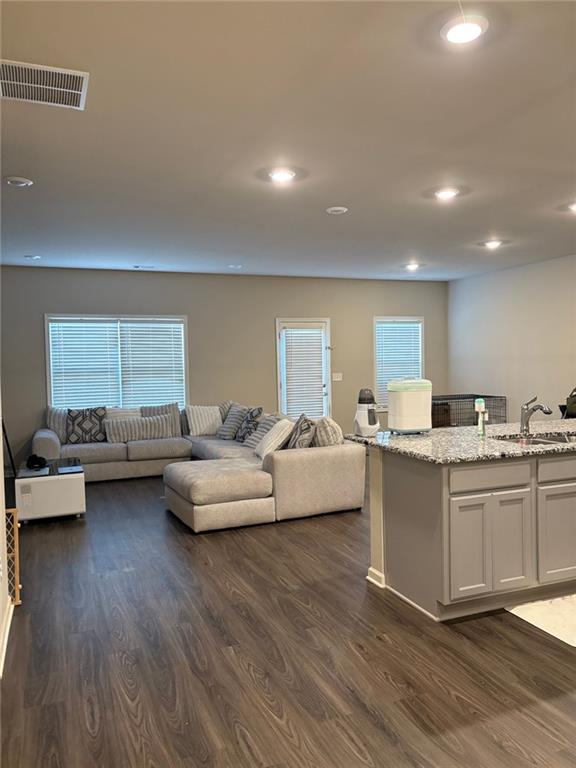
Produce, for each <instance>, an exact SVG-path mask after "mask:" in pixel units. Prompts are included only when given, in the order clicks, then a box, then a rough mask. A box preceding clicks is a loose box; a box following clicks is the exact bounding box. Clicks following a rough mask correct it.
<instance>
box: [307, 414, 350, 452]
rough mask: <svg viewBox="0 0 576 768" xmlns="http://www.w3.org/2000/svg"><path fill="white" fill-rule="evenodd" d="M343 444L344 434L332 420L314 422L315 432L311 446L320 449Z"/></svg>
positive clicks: (324, 419)
mask: <svg viewBox="0 0 576 768" xmlns="http://www.w3.org/2000/svg"><path fill="white" fill-rule="evenodd" d="M343 442H344V433H343V432H342V429H341V427H340V425H339V424H337V423H336V422H335V421H334V419H329V418H328V417H325V418H323V419H318V420H317V421H316V432H315V433H314V441H313V442H312V445H314V446H316V447H317V448H321V447H325V446H327V445H340V444H341V443H343Z"/></svg>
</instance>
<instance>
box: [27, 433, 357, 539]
mask: <svg viewBox="0 0 576 768" xmlns="http://www.w3.org/2000/svg"><path fill="white" fill-rule="evenodd" d="M33 451H34V453H36V454H38V455H40V456H44V457H45V458H47V459H56V458H60V457H72V456H76V457H78V458H80V459H81V461H82V463H83V465H84V472H85V477H86V481H87V482H94V481H100V480H118V479H124V478H134V477H144V476H149V475H160V474H162V473H163V475H164V488H165V498H166V505H167V507H168V509H169V510H171V511H172V512H173V513H174V514H175V515H176V516H177V517H179V518H180V519H181V520H182V521H183V522H184V523H185V524H186V525H188V526H189V527H190V528H192V529H193V530H194V531H196V532H202V531H208V530H214V529H219V528H230V527H238V526H244V525H255V524H258V523H268V522H275V521H277V520H286V519H289V518H297V517H307V516H310V515H318V514H324V513H328V512H340V511H344V510H348V509H358V508H360V507H361V506H362V504H363V501H364V482H365V448H364V447H363V446H361V445H357V444H355V443H351V442H344V443H342V444H340V445H332V446H326V447H310V448H296V449H291V450H276V451H273V452H272V453H269V454H267V455H266V456H265V457H264V459H263V460H262V459H260V458H259V456H258V455H257V454H256V453H255V451H254V450H253V449H252V448H249V447H247V446H245V445H243V444H242V443H238V442H236V441H235V440H223V439H219V438H217V437H214V436H209V437H206V436H202V437H196V436H190V435H185V436H182V437H170V438H160V439H155V440H135V441H130V442H127V443H108V442H101V443H85V444H82V443H80V444H73V445H67V444H62V443H61V441H60V439H59V437H58V435H57V434H56V432H54V431H53V430H50V429H40V430H38V432H36V434H35V435H34V439H33ZM191 459H194V461H191Z"/></svg>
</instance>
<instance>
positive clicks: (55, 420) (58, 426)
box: [46, 406, 68, 444]
mask: <svg viewBox="0 0 576 768" xmlns="http://www.w3.org/2000/svg"><path fill="white" fill-rule="evenodd" d="M67 420H68V408H52V407H51V406H50V407H48V408H47V409H46V426H47V427H48V429H51V430H52V432H56V434H57V435H58V439H59V440H60V442H61V443H62V444H64V443H65V442H66V422H67Z"/></svg>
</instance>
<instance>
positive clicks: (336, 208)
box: [326, 205, 348, 216]
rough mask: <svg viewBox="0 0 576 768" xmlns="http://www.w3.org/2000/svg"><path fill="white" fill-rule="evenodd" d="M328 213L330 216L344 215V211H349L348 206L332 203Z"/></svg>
mask: <svg viewBox="0 0 576 768" xmlns="http://www.w3.org/2000/svg"><path fill="white" fill-rule="evenodd" d="M326 213H329V214H330V216H342V214H343V213H348V208H346V206H345V205H331V206H330V208H326Z"/></svg>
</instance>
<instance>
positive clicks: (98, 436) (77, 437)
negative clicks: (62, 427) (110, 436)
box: [66, 408, 106, 444]
mask: <svg viewBox="0 0 576 768" xmlns="http://www.w3.org/2000/svg"><path fill="white" fill-rule="evenodd" d="M105 418H106V408H68V416H67V418H66V442H67V443H70V444H77V443H103V442H104V441H105V440H106V432H105V429H104V419H105Z"/></svg>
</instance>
